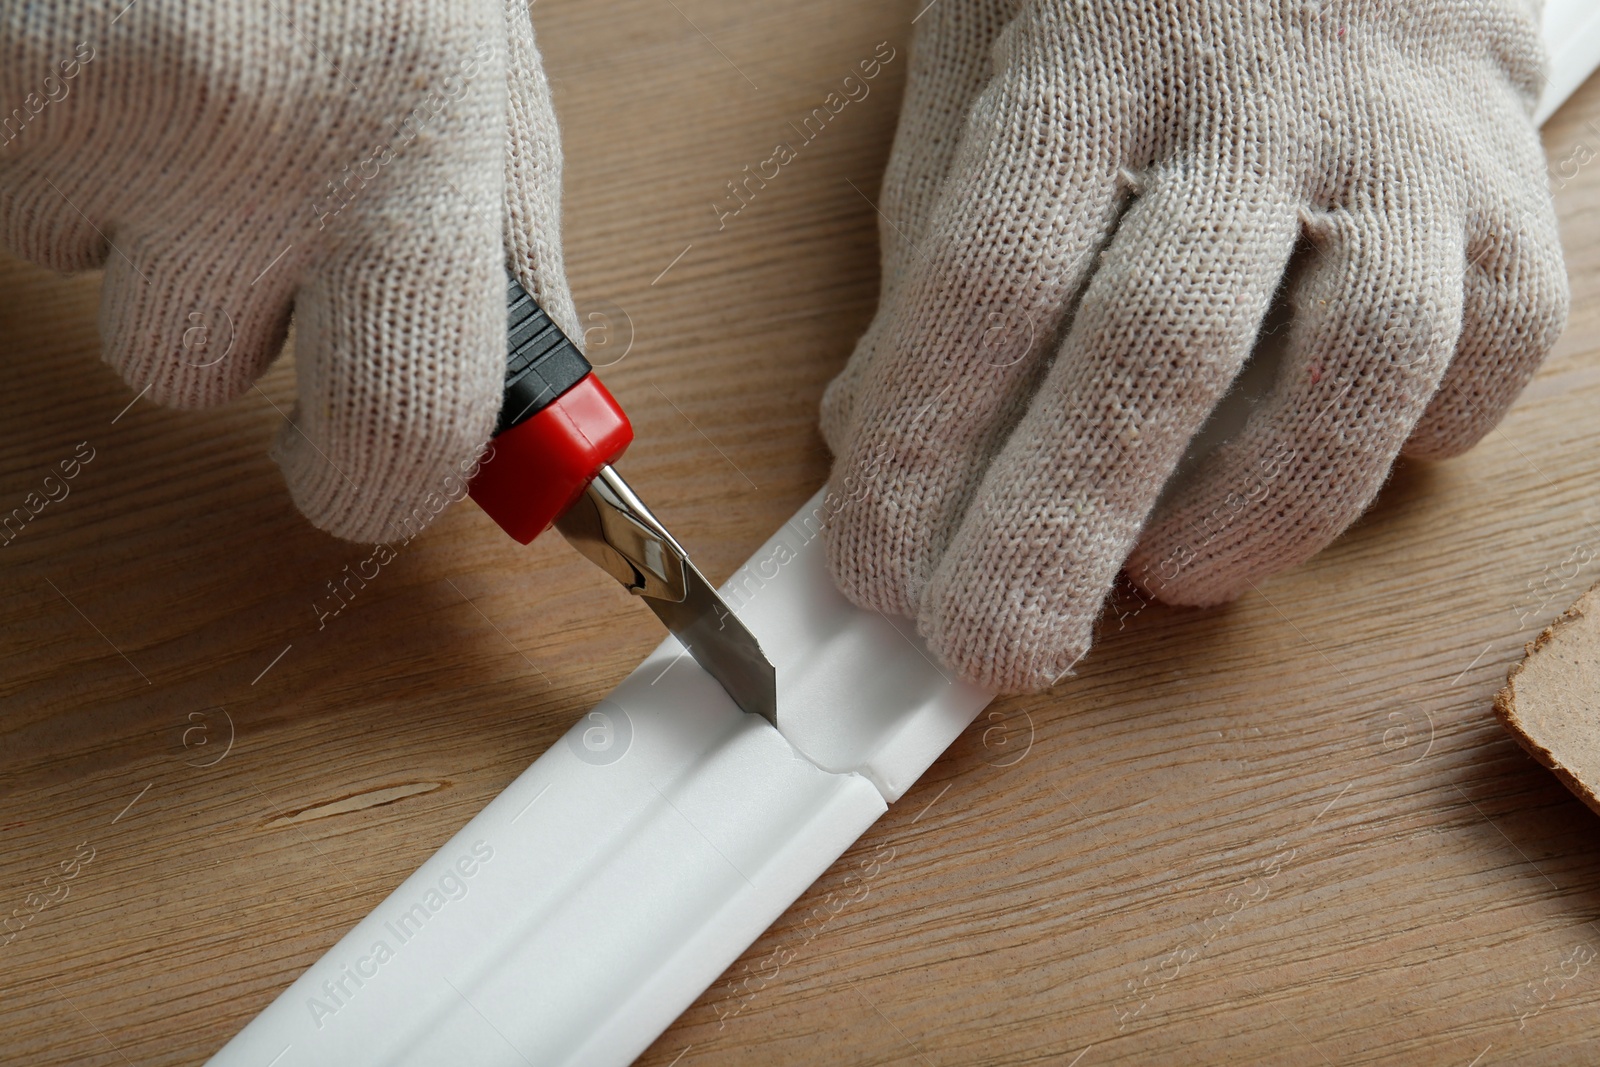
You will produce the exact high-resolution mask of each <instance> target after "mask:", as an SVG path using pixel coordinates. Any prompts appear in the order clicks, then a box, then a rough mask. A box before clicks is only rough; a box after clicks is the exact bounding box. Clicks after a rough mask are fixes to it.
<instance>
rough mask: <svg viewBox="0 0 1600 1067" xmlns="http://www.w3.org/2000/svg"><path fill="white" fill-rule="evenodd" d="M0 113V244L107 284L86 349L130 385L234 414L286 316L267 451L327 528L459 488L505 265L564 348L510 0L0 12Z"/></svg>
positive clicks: (544, 166) (385, 528)
mask: <svg viewBox="0 0 1600 1067" xmlns="http://www.w3.org/2000/svg"><path fill="white" fill-rule="evenodd" d="M0 107H3V108H4V109H6V110H4V111H0V235H3V239H4V241H5V242H6V244H7V246H8V247H9V248H10V249H11V250H12V251H14V252H15V253H17V254H18V255H21V256H23V257H25V258H27V259H31V260H33V261H35V262H37V263H40V264H43V265H45V266H49V267H53V268H56V269H58V270H67V271H70V270H81V269H84V268H89V267H99V266H103V267H104V268H105V278H104V282H103V291H102V296H101V303H100V332H101V337H102V341H103V348H104V357H105V359H106V361H107V362H108V363H110V364H111V365H112V366H113V367H115V368H116V369H117V371H118V372H120V373H121V375H122V376H123V378H124V379H125V380H126V381H127V383H128V384H129V385H130V386H132V387H133V388H134V389H136V390H145V389H148V394H147V395H148V396H149V397H150V398H152V399H154V400H157V401H159V402H161V403H164V404H171V405H174V406H178V407H200V406H205V405H211V404H220V403H223V402H226V401H229V400H232V399H235V398H236V397H238V396H240V394H242V393H244V392H246V391H247V390H249V389H250V387H251V385H252V383H254V382H255V380H256V379H257V378H258V377H259V376H260V375H261V373H262V372H263V371H264V370H265V369H266V367H267V365H268V364H269V363H270V362H271V361H272V360H273V358H274V357H275V356H276V355H277V354H278V352H279V350H280V349H281V348H282V346H283V342H284V336H285V331H286V330H287V329H288V326H289V318H290V312H291V308H292V309H293V312H294V315H295V319H296V332H295V337H296V367H297V372H298V383H297V390H298V402H297V403H296V405H295V408H294V411H293V412H292V413H291V414H290V415H289V417H288V420H287V421H286V423H285V425H284V426H283V428H282V431H281V433H280V435H279V438H278V442H277V445H276V447H275V449H274V454H275V456H276V458H277V460H278V463H279V464H280V465H281V466H282V468H283V472H284V477H285V478H286V480H287V481H288V485H289V491H290V493H291V495H292V496H293V498H294V501H295V503H296V504H297V505H298V506H299V507H300V509H301V510H302V511H303V512H305V514H306V516H307V517H308V518H310V519H311V521H312V522H314V523H315V524H316V525H318V526H320V527H322V528H323V529H325V530H328V531H330V532H332V533H335V534H337V535H339V536H341V537H346V538H349V539H351V540H358V541H380V540H390V539H392V538H394V537H396V536H403V535H407V534H409V533H412V532H414V531H415V530H416V529H418V528H420V526H421V525H423V524H425V523H426V521H427V520H428V519H429V518H431V517H433V515H434V514H436V513H437V512H438V510H439V509H440V508H441V507H442V506H443V502H444V501H445V500H448V499H449V498H451V497H456V498H459V496H460V495H461V492H462V489H461V476H462V473H463V472H465V471H469V470H470V469H471V465H472V461H473V459H474V457H475V456H476V454H477V452H478V450H479V449H480V448H481V446H482V445H483V443H484V442H485V441H486V440H487V439H488V437H489V433H490V430H491V429H492V427H493V424H494V419H495V414H496V412H497V410H498V408H499V404H500V392H501V383H502V380H503V370H504V360H505V329H506V320H505V298H504V286H505V281H504V278H505V276H504V274H503V272H502V265H503V264H504V263H505V262H506V259H507V256H508V255H509V257H510V259H511V261H512V263H513V266H514V268H515V272H516V274H517V275H518V277H519V280H520V281H521V282H522V284H523V286H524V287H526V288H527V289H528V290H529V291H530V292H531V293H533V294H534V295H535V296H536V297H537V298H538V300H539V301H540V302H541V303H542V304H543V305H544V306H545V308H546V309H547V310H548V311H549V312H550V314H551V315H552V316H553V317H554V318H555V320H556V321H557V322H558V323H559V324H561V325H562V326H563V328H565V329H567V332H568V333H569V335H571V336H574V337H577V336H579V334H578V332H576V330H575V327H576V316H575V315H574V313H573V309H572V300H571V296H570V294H569V291H568V289H567V284H566V279H565V275H564V272H563V267H562V259H561V243H560V236H559V230H558V226H557V221H558V212H559V198H560V184H561V183H560V168H561V156H560V149H559V145H558V141H557V135H556V126H555V119H554V115H553V113H552V111H551V108H550V94H549V88H548V85H547V84H546V81H545V77H544V74H543V72H542V70H541V69H540V66H539V60H538V54H537V52H536V51H535V49H534V40H533V29H532V26H531V24H530V23H529V20H528V11H527V7H526V5H525V3H523V2H521V0H506V2H505V3H504V4H502V3H501V2H500V0H408V2H405V3H400V2H385V0H348V2H333V0H215V2H209V3H198V2H168V0H135V2H133V3H131V4H126V6H124V3H123V2H118V3H112V4H99V3H83V2H72V0H56V2H54V3H32V4H21V5H18V4H11V5H7V6H6V8H5V10H4V11H3V12H0ZM508 131H509V134H508ZM502 233H504V234H509V235H510V239H509V242H503V241H502V236H501V235H502ZM256 402H258V403H259V402H260V398H258V400H257V401H256Z"/></svg>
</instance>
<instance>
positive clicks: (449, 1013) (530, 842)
mask: <svg viewBox="0 0 1600 1067" xmlns="http://www.w3.org/2000/svg"><path fill="white" fill-rule="evenodd" d="M1545 29H1546V36H1547V38H1548V39H1549V42H1550V48H1551V54H1552V58H1553V61H1552V65H1551V76H1550V81H1549V85H1548V89H1547V93H1546V96H1545V98H1544V101H1543V104H1542V107H1541V119H1542V118H1543V117H1545V116H1547V115H1548V114H1550V113H1551V112H1553V111H1554V110H1555V108H1556V107H1557V106H1559V104H1560V103H1561V102H1562V101H1563V100H1565V99H1566V97H1567V96H1568V95H1570V94H1571V92H1572V91H1573V90H1574V89H1575V88H1576V87H1577V86H1578V84H1579V83H1580V82H1582V81H1583V79H1584V78H1585V77H1587V76H1588V74H1589V73H1590V72H1591V71H1592V70H1593V69H1594V68H1595V66H1596V65H1597V64H1600V3H1596V0H1549V3H1548V4H1547V7H1546V22H1545ZM836 510H837V501H836V500H835V501H829V500H828V499H827V498H825V497H824V495H823V494H821V493H819V494H818V495H817V496H816V497H814V498H812V500H811V501H809V502H808V503H807V504H806V506H805V507H804V508H802V509H801V510H800V512H799V514H797V515H796V516H795V517H794V518H793V519H792V520H790V522H788V523H787V524H786V525H785V526H784V527H783V528H782V529H780V530H779V531H778V532H777V533H776V534H774V535H773V537H772V538H771V539H770V540H768V541H767V543H766V544H765V545H763V546H761V548H760V549H759V550H758V551H757V552H756V553H755V555H753V556H752V557H751V558H750V560H749V561H748V562H747V563H746V564H745V565H744V566H743V567H742V568H740V569H739V571H738V572H737V573H736V574H735V575H734V576H733V577H732V578H731V579H730V580H729V581H728V583H727V585H725V586H724V587H723V595H724V596H725V597H726V598H727V599H728V600H729V602H730V603H731V604H732V605H733V606H734V608H735V610H736V611H737V612H738V614H739V617H740V618H741V619H743V620H744V621H745V623H746V624H747V625H749V626H750V628H751V629H752V630H753V631H754V632H755V634H756V636H757V637H758V638H760V640H761V644H762V647H763V648H765V649H766V650H767V653H768V654H769V656H771V658H772V660H773V665H774V666H775V667H776V668H777V671H778V697H779V700H778V703H779V712H778V721H779V722H780V724H781V728H780V729H774V728H773V727H772V726H771V725H770V724H769V723H767V722H766V720H764V719H760V718H758V717H756V716H753V715H745V714H742V713H741V712H740V711H739V710H738V709H737V708H736V707H735V706H734V705H733V703H732V701H731V700H729V699H728V696H727V694H725V693H724V692H723V691H722V689H721V688H720V687H719V686H718V685H717V684H716V683H715V682H714V681H712V680H711V678H710V677H709V676H707V675H706V674H705V673H704V672H702V671H701V670H700V668H699V667H698V666H697V665H696V664H695V662H694V660H693V659H691V658H689V656H688V655H687V654H685V653H684V651H683V648H682V646H680V645H679V644H678V642H677V641H676V640H675V639H673V638H668V639H667V640H666V641H664V642H662V644H661V646H660V647H659V648H657V649H656V650H655V652H653V653H652V654H651V655H650V657H649V658H648V659H646V660H645V661H644V663H642V664H640V666H639V668H638V669H637V670H635V671H634V672H633V673H632V674H630V675H629V676H628V677H627V678H626V679H624V680H623V682H622V684H621V685H619V686H617V688H616V689H615V690H614V691H613V692H612V693H611V695H610V696H609V697H607V698H606V699H605V700H603V701H601V702H600V704H599V705H598V706H597V707H596V708H595V709H594V710H592V711H590V712H589V713H588V714H587V715H586V716H584V718H583V719H582V720H581V721H579V722H578V723H577V724H576V725H574V726H573V728H572V729H571V730H570V731H568V733H567V734H566V735H565V736H564V737H563V738H562V739H561V741H559V742H558V743H557V744H555V745H553V746H552V747H551V748H550V749H549V750H548V751H547V752H545V754H544V755H542V756H540V757H539V759H538V760H537V761H536V762H535V763H534V764H533V766H532V767H530V768H528V770H527V771H526V772H524V773H523V774H522V775H521V776H520V777H518V778H517V780H516V781H514V782H513V783H512V784H511V785H510V786H509V787H508V788H507V789H506V790H505V792H503V793H502V794H500V796H498V797H497V798H495V800H493V801H492V802H491V803H490V804H489V806H488V807H486V808H485V809H484V810H483V811H482V812H481V813H480V814H479V815H478V816H477V817H476V818H474V819H473V820H472V821H471V822H469V823H468V824H467V825H466V826H465V827H463V828H462V830H461V832H460V833H458V834H456V835H455V836H454V837H452V838H451V839H450V840H449V841H448V842H447V843H446V844H445V845H444V847H443V848H441V849H440V850H439V851H438V852H437V853H435V854H434V856H433V857H432V858H431V859H429V860H428V861H427V862H426V863H424V864H423V865H422V867H421V868H419V869H418V870H417V872H416V873H415V874H413V875H412V876H411V877H410V878H407V879H406V880H405V882H403V883H402V884H401V885H400V887H399V888H398V889H396V890H395V891H394V893H393V894H391V895H390V896H389V898H388V899H387V900H385V901H384V902H383V903H382V904H380V905H379V906H378V907H377V908H376V909H375V910H374V911H373V912H372V914H370V915H368V916H367V917H366V918H365V919H363V920H362V921H361V922H360V923H359V924H357V925H356V927H355V928H354V929H352V930H351V931H350V932H349V933H348V934H346V935H345V936H344V937H343V938H342V939H340V941H339V942H338V944H336V945H334V946H333V948H331V949H330V950H329V951H328V952H327V954H326V955H324V956H323V957H322V958H321V959H320V960H318V961H317V962H316V963H314V964H312V965H311V967H310V968H308V969H307V970H306V972H305V973H304V974H302V975H301V976H300V977H299V978H298V979H297V980H296V981H295V982H294V983H293V984H292V985H291V986H290V987H289V988H288V989H287V990H285V991H284V992H283V994H282V995H281V996H279V997H278V999H277V1000H275V1001H274V1002H273V1003H272V1004H271V1005H269V1006H268V1007H267V1009H266V1010H265V1011H263V1012H262V1013H261V1014H260V1015H259V1016H257V1017H256V1019H255V1020H253V1021H252V1022H251V1023H250V1024H249V1025H248V1026H246V1027H245V1028H244V1030H242V1031H241V1032H240V1033H239V1034H238V1036H236V1037H235V1038H234V1039H233V1040H232V1041H230V1042H229V1043H228V1044H227V1045H226V1046H225V1047H224V1048H223V1049H222V1050H221V1051H220V1052H218V1053H217V1055H216V1056H215V1057H214V1058H213V1059H212V1060H211V1062H212V1064H215V1065H218V1067H297V1065H305V1064H328V1065H340V1067H353V1065H361V1064H385V1065H412V1064H415V1065H425V1064H427V1065H431V1064H473V1065H476V1067H500V1065H505V1067H521V1065H527V1064H534V1065H538V1067H546V1065H565V1064H585V1065H588V1064H623V1063H627V1062H629V1061H630V1060H632V1059H633V1058H634V1057H635V1056H637V1055H638V1054H639V1053H640V1052H641V1051H643V1050H644V1049H645V1048H646V1047H647V1046H648V1045H649V1044H650V1043H651V1042H652V1041H653V1040H655V1038H656V1037H657V1035H659V1034H660V1033H661V1032H662V1031H663V1030H665V1029H666V1028H667V1026H668V1025H670V1024H671V1022H672V1020H673V1019H674V1018H676V1017H677V1016H678V1014H679V1013H680V1012H682V1011H683V1010H684V1009H685V1008H686V1007H688V1006H689V1004H690V1003H692V1002H693V1001H694V999H695V997H697V996H698V995H699V994H700V992H701V991H702V990H704V989H705V988H706V987H707V986H709V985H710V984H711V983H712V982H713V981H715V980H716V978H717V976H718V975H719V974H721V973H722V972H723V970H724V969H726V968H727V966H728V965H729V964H730V963H732V962H733V961H734V960H735V959H737V958H738V956H739V954H740V953H741V952H743V951H744V950H745V948H746V947H748V946H749V945H750V943H751V942H753V941H754V940H755V939H756V937H758V936H759V935H760V933H761V932H762V931H763V930H764V929H766V927H767V926H768V925H770V924H771V923H772V921H773V920H774V919H776V918H777V917H778V916H779V915H780V914H782V912H783V911H784V909H786V908H787V907H788V906H789V905H790V904H791V903H793V902H794V900H795V899H796V898H798V897H799V895H800V894H801V893H802V892H804V891H805V889H806V887H807V886H809V885H810V884H811V883H812V882H813V881H814V880H815V879H816V878H817V877H818V876H820V875H821V874H822V873H823V871H825V870H827V868H828V867H829V866H830V865H831V864H832V863H833V862H834V860H836V859H837V858H838V857H839V856H840V854H842V853H843V852H844V851H845V849H847V848H849V847H850V845H851V844H852V843H853V842H854V841H855V840H856V838H857V837H859V836H860V835H861V833H862V832H863V831H865V830H866V828H867V827H868V826H870V825H871V824H872V822H873V821H874V820H876V819H877V818H878V817H879V816H880V815H882V814H883V812H884V811H885V810H886V809H887V804H888V803H890V802H892V801H894V800H897V799H898V798H899V797H900V796H902V795H903V794H904V793H905V792H906V790H907V789H909V788H910V787H911V785H912V783H913V782H915V781H916V779H917V778H918V776H920V775H921V774H922V772H923V771H924V770H926V769H927V768H928V766H929V765H930V764H932V762H933V761H934V760H935V759H936V758H938V756H939V754H940V753H941V752H942V751H944V749H945V747H946V746H947V745H949V744H950V742H951V741H953V740H954V739H955V738H956V737H957V736H958V735H959V734H960V733H961V731H962V730H963V729H965V728H966V726H967V724H968V723H970V722H971V721H972V719H973V718H974V717H975V716H976V715H977V714H978V712H979V711H981V710H982V708H983V706H984V705H985V704H986V703H988V700H989V694H988V693H985V692H984V691H982V690H979V689H976V688H974V687H972V686H969V685H966V684H963V683H961V682H958V681H955V680H954V679H953V678H952V677H951V676H950V675H949V673H948V672H947V671H945V670H944V669H942V668H941V667H940V666H939V665H938V664H937V663H936V662H935V661H934V660H933V658H932V656H931V655H930V654H929V653H928V651H927V649H926V648H925V647H924V646H923V643H922V641H921V640H920V639H919V638H918V637H917V635H916V632H915V630H914V629H913V628H912V626H911V625H910V624H909V623H906V622H904V621H894V622H891V621H890V620H889V619H887V618H885V617H884V616H882V615H879V614H876V613H871V612H864V611H861V610H859V609H857V608H855V607H852V606H851V605H850V604H849V603H848V602H846V601H845V600H844V598H843V597H842V596H840V595H839V593H838V592H837V590H835V588H834V586H833V583H832V582H831V581H830V580H829V578H828V575H827V573H826V570H825V568H824V566H823V556H822V544H821V536H820V531H821V528H822V526H823V524H824V523H825V522H826V520H827V518H828V516H829V515H830V514H832V513H833V512H834V511H836Z"/></svg>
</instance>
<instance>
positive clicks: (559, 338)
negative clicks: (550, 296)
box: [467, 281, 633, 544]
mask: <svg viewBox="0 0 1600 1067" xmlns="http://www.w3.org/2000/svg"><path fill="white" fill-rule="evenodd" d="M507 296H508V304H509V328H508V349H509V353H508V356H507V360H506V388H505V394H504V399H503V400H502V402H501V407H500V419H499V425H498V427H497V428H496V431H495V437H494V440H493V441H492V442H490V446H489V449H488V450H487V452H486V453H485V457H484V458H483V459H482V460H480V461H479V464H478V473H477V474H476V475H475V476H474V477H473V479H472V481H471V483H470V484H469V485H468V486H467V491H468V493H469V494H470V495H471V496H472V499H473V500H475V501H476V502H477V504H478V506H479V507H481V508H482V509H483V510H484V511H486V512H488V513H489V517H490V518H492V519H493V520H494V521H495V522H497V523H499V524H500V527H501V529H503V530H505V532H506V533H508V534H510V535H511V536H512V537H514V538H515V539H516V540H517V541H518V542H520V543H522V544H527V543H528V542H529V541H532V540H533V539H534V538H535V537H538V536H539V535H540V534H541V533H543V532H544V531H545V530H547V529H549V528H550V524H551V523H553V522H555V521H556V518H557V517H558V516H559V515H560V514H561V513H562V512H564V511H566V510H567V509H568V508H570V507H571V506H572V505H573V504H574V503H576V502H577V500H578V497H580V496H582V495H583V491H584V489H586V488H588V485H589V483H590V482H591V481H593V480H594V477H595V475H596V474H598V473H599V472H600V468H601V467H604V466H606V465H607V464H609V463H614V462H616V460H617V459H618V457H620V456H621V455H622V453H623V451H624V450H625V449H626V448H627V447H628V444H629V442H631V441H632V440H633V427H632V426H631V425H630V424H629V423H628V417H627V416H626V415H624V414H623V413H622V408H621V407H620V406H618V404H617V401H616V399H615V398H614V397H612V395H611V394H610V393H609V392H608V391H607V390H606V387H605V386H603V385H601V384H600V379H599V378H596V377H595V376H594V375H593V374H592V373H590V369H589V362H588V360H586V359H584V358H583V354H582V353H581V352H579V351H578V349H577V346H576V345H574V344H573V343H572V341H571V340H570V339H569V338H568V337H567V336H566V334H564V333H562V332H561V330H560V328H559V327H557V326H556V325H555V323H553V322H551V321H550V317H549V316H548V315H546V314H545V313H544V309H542V308H541V307H539V305H538V303H537V302H535V301H534V299H533V298H532V297H531V296H529V295H528V294H527V292H525V291H524V290H523V288H522V287H521V286H520V285H518V284H517V283H516V282H515V281H511V282H510V284H509V287H508V290H507Z"/></svg>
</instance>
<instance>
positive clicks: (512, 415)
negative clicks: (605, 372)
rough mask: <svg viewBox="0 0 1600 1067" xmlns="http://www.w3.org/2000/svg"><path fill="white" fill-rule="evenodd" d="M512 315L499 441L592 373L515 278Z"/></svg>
mask: <svg viewBox="0 0 1600 1067" xmlns="http://www.w3.org/2000/svg"><path fill="white" fill-rule="evenodd" d="M506 314H507V326H506V386H505V396H504V398H503V399H502V400H501V401H500V418H499V421H498V422H497V423H496V424H495V428H494V432H495V436H497V437H498V436H499V435H500V434H503V433H505V432H506V431H507V430H509V429H511V427H513V426H515V425H517V424H518V423H520V422H522V421H524V420H526V419H528V418H531V417H532V416H534V415H536V414H538V413H539V412H541V411H543V410H544V409H545V408H546V407H548V406H549V405H550V404H551V403H552V402H553V401H554V400H555V399H556V398H557V397H559V396H560V395H561V394H562V393H565V392H566V391H567V390H568V389H571V388H572V387H573V386H574V385H577V384H578V383H579V382H580V381H582V380H583V379H584V378H585V377H586V376H587V375H588V373H589V361H588V360H586V359H584V358H583V353H582V352H579V351H578V346H577V345H575V344H573V343H572V340H571V339H570V338H569V337H567V335H566V334H564V333H562V332H561V328H560V327H559V326H557V325H556V324H555V323H554V322H552V321H551V320H550V316H549V315H547V314H545V310H544V308H542V307H540V306H539V303H538V301H536V300H534V299H533V297H531V296H529V295H528V291H527V290H526V289H524V288H523V287H522V286H521V285H519V284H518V283H517V280H516V279H515V278H514V277H512V276H511V275H510V274H509V273H507V275H506Z"/></svg>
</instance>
